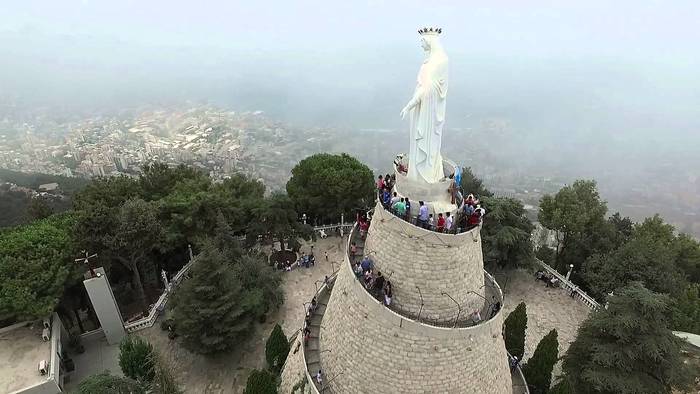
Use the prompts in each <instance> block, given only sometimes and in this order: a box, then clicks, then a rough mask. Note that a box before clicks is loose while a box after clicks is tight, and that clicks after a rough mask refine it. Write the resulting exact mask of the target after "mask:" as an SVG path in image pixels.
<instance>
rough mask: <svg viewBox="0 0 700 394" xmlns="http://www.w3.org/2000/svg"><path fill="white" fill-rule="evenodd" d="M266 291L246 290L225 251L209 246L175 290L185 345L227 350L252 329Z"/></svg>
mask: <svg viewBox="0 0 700 394" xmlns="http://www.w3.org/2000/svg"><path fill="white" fill-rule="evenodd" d="M262 298H263V293H262V292H253V291H250V292H249V291H246V290H245V289H244V288H243V286H242V285H241V282H240V280H239V278H237V276H236V274H235V272H234V271H233V270H232V269H231V266H230V264H229V263H228V262H227V260H226V258H225V257H224V255H223V253H222V252H221V251H219V250H218V249H216V248H215V247H214V246H213V245H211V244H208V245H205V246H204V248H203V250H202V252H201V253H200V254H199V255H197V257H196V258H195V260H194V262H193V264H192V270H191V274H190V278H189V279H187V280H185V281H184V282H183V283H182V285H180V287H179V288H178V290H177V292H176V293H175V300H174V301H175V302H174V304H175V308H174V318H175V322H176V324H177V332H178V334H180V335H181V336H182V337H183V339H184V340H183V344H184V345H185V347H187V348H188V349H190V350H192V351H193V352H197V353H203V354H210V353H216V352H221V351H226V350H228V349H230V348H231V347H233V346H234V345H236V344H237V343H239V342H240V341H241V339H242V338H243V337H244V336H245V334H247V333H248V332H249V331H250V326H251V324H252V322H253V319H254V318H255V317H256V315H255V314H254V313H251V310H252V309H255V308H259V305H260V304H261V303H262V302H263V300H262Z"/></svg>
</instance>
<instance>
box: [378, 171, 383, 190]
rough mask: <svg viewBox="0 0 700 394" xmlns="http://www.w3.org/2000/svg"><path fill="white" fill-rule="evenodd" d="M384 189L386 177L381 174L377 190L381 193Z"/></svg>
mask: <svg viewBox="0 0 700 394" xmlns="http://www.w3.org/2000/svg"><path fill="white" fill-rule="evenodd" d="M383 190H384V177H383V176H382V175H381V174H380V175H379V178H377V192H379V193H381V192H382V191H383Z"/></svg>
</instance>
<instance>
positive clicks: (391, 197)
mask: <svg viewBox="0 0 700 394" xmlns="http://www.w3.org/2000/svg"><path fill="white" fill-rule="evenodd" d="M387 179H388V181H387ZM395 182H396V176H395V175H389V174H387V175H386V177H384V176H382V175H380V176H379V178H378V179H377V193H378V195H379V199H380V201H381V202H382V205H383V206H384V208H385V209H386V210H388V211H391V212H392V213H393V214H394V215H396V216H397V217H399V218H401V219H403V220H405V221H407V222H409V223H412V224H414V225H416V226H418V227H422V228H424V229H426V230H431V231H435V232H439V233H446V234H458V233H461V232H464V231H469V230H471V229H472V228H474V227H476V226H478V225H480V224H481V223H482V221H483V219H484V215H486V209H485V208H484V207H482V206H481V203H480V201H479V199H478V198H476V197H475V196H474V195H473V194H469V195H468V196H467V198H463V197H462V195H461V192H459V190H457V189H458V188H457V186H454V189H455V190H456V193H453V199H452V201H453V203H456V204H457V205H458V209H457V210H456V211H455V212H454V213H453V212H444V213H443V212H439V213H438V214H437V217H435V215H434V214H433V213H430V211H431V210H430V207H429V206H428V203H426V202H424V201H418V207H417V209H415V207H414V206H413V203H412V202H411V200H410V199H409V198H408V197H400V196H399V195H398V193H397V192H395V191H393V192H392V190H393V187H394V184H395ZM452 185H456V183H455V182H454V181H453V182H452ZM360 224H362V222H360ZM360 231H361V232H362V227H360ZM365 233H366V231H365Z"/></svg>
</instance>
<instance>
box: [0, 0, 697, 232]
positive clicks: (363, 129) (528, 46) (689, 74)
mask: <svg viewBox="0 0 700 394" xmlns="http://www.w3.org/2000/svg"><path fill="white" fill-rule="evenodd" d="M6 3H9V4H3V6H2V12H0V58H1V59H2V61H1V62H0V120H1V119H2V118H3V117H10V118H19V119H21V118H22V117H25V116H26V117H29V116H32V114H36V113H37V112H41V113H43V114H51V116H57V117H64V118H67V119H74V118H80V117H88V116H91V115H94V114H115V113H119V112H120V111H124V110H132V109H138V108H146V109H159V108H168V107H172V106H176V107H186V106H187V105H189V104H188V103H196V104H208V105H213V106H216V107H219V108H223V109H225V110H231V111H246V110H260V111H264V113H265V115H266V116H267V117H269V118H271V119H274V120H275V121H280V122H284V123H285V124H289V125H293V127H296V128H298V129H303V128H314V127H323V128H332V129H337V130H343V131H344V133H343V134H342V135H343V138H344V140H343V141H337V142H336V145H335V146H334V148H333V149H334V150H343V148H344V145H343V144H345V143H347V145H346V146H347V150H348V151H349V152H350V153H351V154H354V155H357V156H358V157H360V158H361V159H363V160H367V161H368V162H369V163H370V164H371V165H372V166H373V167H374V168H378V167H380V164H377V163H378V161H379V160H386V151H377V150H376V149H372V147H371V145H372V144H374V143H375V141H381V143H382V144H383V146H387V147H389V148H390V149H389V150H390V151H391V152H393V151H396V152H398V151H401V150H405V149H406V147H407V145H408V131H407V123H403V122H401V120H400V117H399V111H400V109H401V108H402V107H403V106H404V105H405V103H406V102H407V101H408V100H409V99H410V97H411V94H412V91H413V88H414V86H415V78H416V73H417V71H418V67H419V66H420V63H421V61H422V59H423V54H422V50H421V48H420V46H419V44H418V38H419V35H418V34H417V32H416V30H417V29H418V28H420V27H423V26H440V27H442V28H443V34H442V40H443V44H444V46H445V48H446V51H447V53H448V55H449V56H450V90H449V98H448V104H447V119H446V126H445V127H446V131H445V133H446V137H445V142H444V143H445V144H446V146H445V147H444V151H445V152H446V153H445V154H446V155H447V156H449V157H450V158H452V159H453V160H455V161H457V162H459V163H464V164H468V165H470V166H472V167H473V168H474V169H475V172H476V173H477V174H479V175H481V176H484V178H485V179H486V181H487V183H489V182H490V183H492V184H494V188H495V189H496V190H499V188H500V189H502V190H504V191H508V190H511V189H513V190H515V189H514V186H513V185H511V184H509V180H511V179H514V178H518V177H520V176H521V175H522V174H527V175H531V176H533V177H543V178H557V179H559V180H560V181H561V182H562V184H563V183H570V182H572V181H573V180H574V179H578V178H588V179H595V180H597V181H598V183H599V186H600V189H601V193H602V195H603V198H605V199H606V200H608V201H609V203H610V206H611V208H612V209H613V210H621V211H622V212H623V213H624V214H627V215H632V216H634V217H636V218H642V217H645V216H650V215H652V214H653V213H654V212H657V211H658V212H661V213H663V214H665V217H666V218H667V219H668V220H669V221H672V222H674V223H676V224H678V225H679V228H680V229H681V230H684V231H689V232H693V233H695V234H700V219H698V215H699V214H700V210H699V209H698V206H700V178H699V177H700V154H698V153H699V152H700V72H698V70H699V69H700V50H698V48H699V46H698V43H699V42H700V29H698V25H697V21H698V20H700V3H698V2H695V1H673V2H661V1H643V2H639V1H617V2H614V3H613V2H609V1H586V2H578V4H566V3H569V2H549V1H536V2H530V1H528V2H519V1H501V2H467V1H449V2H438V1H434V2H426V1H401V2H398V1H394V2H389V1H353V2H349V1H346V2H337V3H336V2H329V1H294V2H283V1H246V2H240V1H230V2H224V1H200V2H196V3H195V2H182V1H164V0H156V1H146V2H144V1H118V2H117V1H114V2H109V3H108V2H105V1H90V0H83V1H71V0H64V1H53V2H52V1H39V0H25V1H21V2H20V1H12V2H9V1H8V2H6ZM192 105H194V104H192ZM371 131H373V132H374V134H372V133H373V132H371ZM3 132H7V131H6V130H3ZM354 135H362V136H367V135H373V136H374V137H373V138H374V139H372V138H367V139H363V140H354V139H355V138H354ZM353 140H354V141H353ZM300 143H302V144H303V143H304V142H303V141H302V142H300ZM468 154H473V155H474V157H465V155H468ZM474 158H478V160H479V161H478V162H477V161H475V160H474ZM298 159H301V157H299V158H298ZM499 182H500V183H499ZM644 200H654V204H652V205H649V204H644V203H643V202H644ZM671 211H673V212H672V213H671Z"/></svg>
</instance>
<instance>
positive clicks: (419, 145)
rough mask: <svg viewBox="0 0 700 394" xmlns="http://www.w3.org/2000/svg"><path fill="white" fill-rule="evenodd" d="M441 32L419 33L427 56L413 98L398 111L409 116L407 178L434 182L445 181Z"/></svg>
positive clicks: (444, 76) (444, 59) (444, 58)
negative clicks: (443, 167)
mask: <svg viewBox="0 0 700 394" xmlns="http://www.w3.org/2000/svg"><path fill="white" fill-rule="evenodd" d="M441 32H442V29H437V28H429V29H428V28H425V29H421V30H418V33H420V35H421V37H420V43H421V46H422V47H423V49H424V50H425V52H426V54H427V57H426V59H425V61H423V64H422V65H421V67H420V71H418V85H417V86H416V91H415V93H413V98H411V100H410V101H409V102H408V104H406V106H405V107H404V108H403V109H402V110H401V118H402V119H403V118H405V117H406V115H409V119H410V122H411V126H410V135H411V144H410V148H409V152H408V178H409V179H412V180H416V181H421V182H427V183H436V182H438V181H439V180H440V179H442V178H444V176H445V175H444V173H443V170H442V155H441V154H440V145H441V143H442V126H443V125H444V123H445V104H446V99H447V54H446V53H445V50H444V49H442V45H441V44H440V37H439V34H440V33H441Z"/></svg>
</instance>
